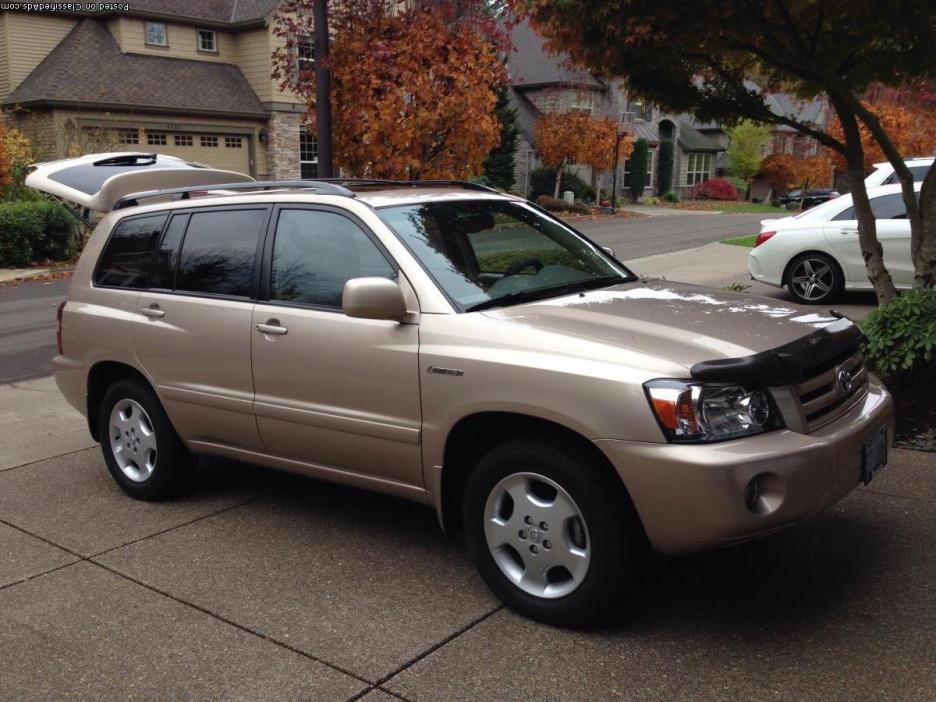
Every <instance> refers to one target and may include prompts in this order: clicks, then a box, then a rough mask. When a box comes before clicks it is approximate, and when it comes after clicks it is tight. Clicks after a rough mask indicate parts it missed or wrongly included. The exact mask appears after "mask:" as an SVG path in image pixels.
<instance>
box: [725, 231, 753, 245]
mask: <svg viewBox="0 0 936 702" xmlns="http://www.w3.org/2000/svg"><path fill="white" fill-rule="evenodd" d="M756 242H757V234H751V235H750V236H739V237H738V238H737V239H724V240H722V242H721V243H723V244H731V245H732V246H747V247H748V248H754V244H755V243H756Z"/></svg>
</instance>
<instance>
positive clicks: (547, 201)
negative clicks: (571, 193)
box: [536, 195, 591, 214]
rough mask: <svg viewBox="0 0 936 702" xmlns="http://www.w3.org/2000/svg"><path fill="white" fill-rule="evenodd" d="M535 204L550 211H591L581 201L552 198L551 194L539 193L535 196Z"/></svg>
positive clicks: (583, 212)
mask: <svg viewBox="0 0 936 702" xmlns="http://www.w3.org/2000/svg"><path fill="white" fill-rule="evenodd" d="M536 204H537V205H539V206H540V207H542V208H543V209H544V210H549V211H550V212H575V213H577V214H588V213H590V212H591V208H590V207H589V206H588V205H586V204H584V203H582V202H572V203H569V202H566V201H565V200H560V199H557V198H554V197H553V196H552V195H540V196H539V197H538V198H536Z"/></svg>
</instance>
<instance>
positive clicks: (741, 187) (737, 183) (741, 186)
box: [725, 176, 748, 197]
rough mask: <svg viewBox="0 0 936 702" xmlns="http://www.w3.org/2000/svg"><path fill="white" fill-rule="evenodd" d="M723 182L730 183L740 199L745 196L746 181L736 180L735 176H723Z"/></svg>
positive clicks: (742, 179)
mask: <svg viewBox="0 0 936 702" xmlns="http://www.w3.org/2000/svg"><path fill="white" fill-rule="evenodd" d="M725 180H727V181H728V182H729V183H731V184H732V185H733V186H734V187H735V190H737V191H738V195H739V196H740V197H744V196H745V195H746V194H747V188H748V185H747V181H746V180H744V178H738V177H737V176H725Z"/></svg>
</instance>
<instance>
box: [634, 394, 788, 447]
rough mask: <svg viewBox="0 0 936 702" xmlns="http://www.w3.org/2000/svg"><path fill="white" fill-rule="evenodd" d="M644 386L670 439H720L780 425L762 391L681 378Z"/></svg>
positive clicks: (767, 397)
mask: <svg viewBox="0 0 936 702" xmlns="http://www.w3.org/2000/svg"><path fill="white" fill-rule="evenodd" d="M644 389H645V390H646V392H647V397H648V399H649V400H650V406H651V407H652V408H653V412H654V414H655V415H656V418H657V421H659V423H660V426H661V427H662V429H663V433H664V434H666V438H667V439H669V440H670V441H674V442H689V443H698V442H706V441H724V440H725V439H734V438H737V437H739V436H750V435H752V434H762V433H764V432H765V431H770V430H771V429H779V428H781V427H782V426H783V421H782V420H781V418H780V413H779V411H778V410H777V409H776V407H774V405H773V403H772V402H771V400H770V397H769V396H768V395H767V393H766V392H765V391H764V390H759V389H756V388H753V389H752V388H744V387H741V386H740V385H723V384H710V383H694V382H691V381H684V380H651V381H649V382H647V383H644Z"/></svg>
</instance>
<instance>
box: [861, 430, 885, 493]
mask: <svg viewBox="0 0 936 702" xmlns="http://www.w3.org/2000/svg"><path fill="white" fill-rule="evenodd" d="M886 465H887V427H881V428H880V429H878V430H877V431H876V432H875V433H874V435H873V436H872V437H871V438H870V439H868V440H867V441H865V442H864V445H863V446H862V447H861V482H863V483H864V484H865V485H867V484H868V483H870V482H871V480H872V478H874V476H875V475H876V474H877V472H878V471H879V470H881V468H883V467H884V466H886Z"/></svg>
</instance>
